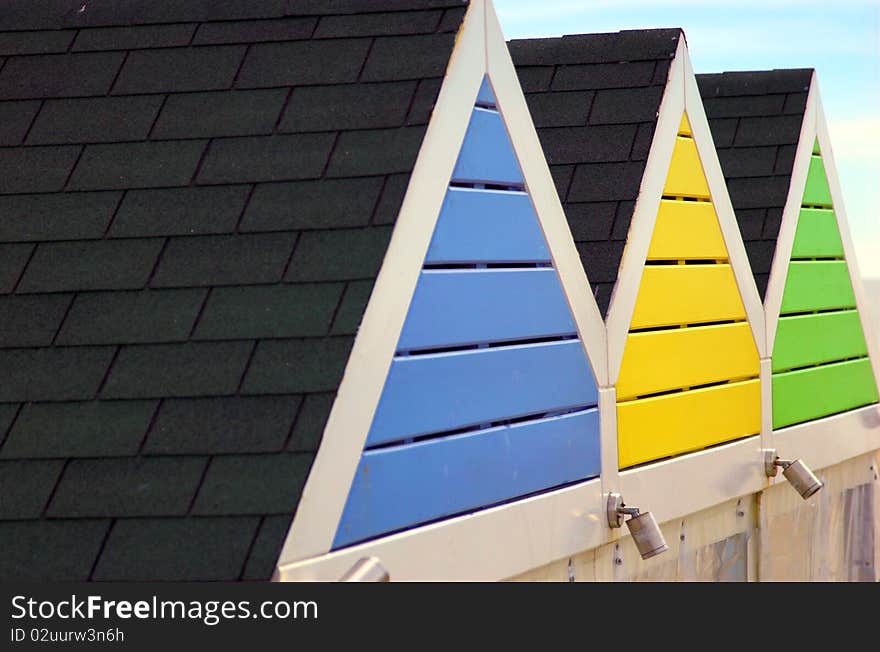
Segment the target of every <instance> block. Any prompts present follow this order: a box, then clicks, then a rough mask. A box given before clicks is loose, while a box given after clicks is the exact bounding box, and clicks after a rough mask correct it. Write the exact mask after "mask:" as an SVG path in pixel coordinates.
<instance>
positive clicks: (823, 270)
mask: <svg viewBox="0 0 880 652" xmlns="http://www.w3.org/2000/svg"><path fill="white" fill-rule="evenodd" d="M855 306H856V299H855V296H853V290H852V283H851V282H850V279H849V271H848V270H847V267H846V261H845V260H793V261H791V262H790V263H789V265H788V276H787V277H786V279H785V290H784V292H783V293H782V307H781V308H780V310H779V312H780V313H781V314H783V315H784V314H790V313H793V312H811V311H814V310H833V309H838V308H840V309H842V308H855Z"/></svg>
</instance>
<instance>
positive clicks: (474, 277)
mask: <svg viewBox="0 0 880 652" xmlns="http://www.w3.org/2000/svg"><path fill="white" fill-rule="evenodd" d="M575 334H576V329H575V325H574V322H573V321H572V319H571V313H570V312H569V309H568V304H567V303H566V302H565V297H564V296H563V295H562V288H560V287H559V277H558V276H557V275H556V270H554V269H547V268H543V269H535V268H532V269H443V270H433V269H432V270H425V271H423V272H422V276H421V278H420V279H419V283H418V286H417V287H416V292H415V295H414V296H413V300H412V303H411V304H410V308H409V314H408V315H407V318H406V323H404V325H403V331H402V332H401V334H400V342H399V343H398V345H397V346H398V349H402V350H415V349H437V348H449V347H453V346H463V345H470V344H479V343H481V342H508V341H511V340H524V339H535V338H539V337H561V336H572V335H575Z"/></svg>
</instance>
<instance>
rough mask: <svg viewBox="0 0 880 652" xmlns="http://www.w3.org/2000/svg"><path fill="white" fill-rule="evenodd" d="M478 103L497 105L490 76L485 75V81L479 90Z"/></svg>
mask: <svg viewBox="0 0 880 652" xmlns="http://www.w3.org/2000/svg"><path fill="white" fill-rule="evenodd" d="M477 104H479V105H480V106H495V96H494V95H493V94H492V87H491V86H489V78H488V77H483V83H482V84H480V90H479V91H477Z"/></svg>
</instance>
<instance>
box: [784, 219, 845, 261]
mask: <svg viewBox="0 0 880 652" xmlns="http://www.w3.org/2000/svg"><path fill="white" fill-rule="evenodd" d="M791 257H792V258H843V245H842V244H841V242H840V231H838V229H837V218H835V217H834V211H833V210H831V209H829V208H802V209H801V211H800V215H799V216H798V223H797V231H796V232H795V236H794V245H793V247H792V250H791Z"/></svg>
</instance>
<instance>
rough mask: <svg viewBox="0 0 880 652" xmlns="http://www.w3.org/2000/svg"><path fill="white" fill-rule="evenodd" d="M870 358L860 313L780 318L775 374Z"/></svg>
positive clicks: (849, 311) (847, 311)
mask: <svg viewBox="0 0 880 652" xmlns="http://www.w3.org/2000/svg"><path fill="white" fill-rule="evenodd" d="M866 355H868V349H867V347H866V345H865V336H864V335H863V334H862V324H861V322H860V321H859V313H858V311H857V310H843V311H841V312H821V313H818V314H814V315H797V316H795V317H780V318H779V323H778V325H777V327H776V340H775V342H774V344H773V358H772V360H773V371H774V372H776V371H781V370H784V369H793V368H796V367H806V366H808V365H814V364H820V363H823V362H834V361H837V360H845V359H847V358H857V357H859V356H866Z"/></svg>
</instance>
